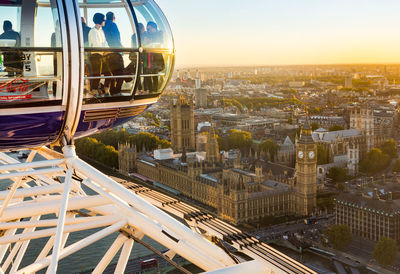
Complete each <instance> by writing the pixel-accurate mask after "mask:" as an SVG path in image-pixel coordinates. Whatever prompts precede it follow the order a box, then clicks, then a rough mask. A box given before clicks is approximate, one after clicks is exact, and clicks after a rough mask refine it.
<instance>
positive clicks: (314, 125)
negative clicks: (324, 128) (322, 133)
mask: <svg viewBox="0 0 400 274" xmlns="http://www.w3.org/2000/svg"><path fill="white" fill-rule="evenodd" d="M310 126H311V130H312V131H314V130H316V129H319V124H318V123H317V122H312V123H311V125H310Z"/></svg>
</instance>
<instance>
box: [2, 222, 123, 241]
mask: <svg viewBox="0 0 400 274" xmlns="http://www.w3.org/2000/svg"><path fill="white" fill-rule="evenodd" d="M120 220H121V216H109V217H108V218H105V219H102V220H97V221H93V222H88V223H81V224H74V225H68V226H65V228H64V232H65V233H67V232H68V233H70V232H75V231H82V230H87V229H93V228H98V227H103V226H107V225H111V224H114V223H116V222H118V221H120ZM56 232H57V228H48V229H42V230H38V231H34V232H26V233H21V234H17V235H11V236H4V237H1V238H0V244H1V245H3V244H8V243H13V242H18V241H26V240H32V239H38V238H43V237H49V236H53V235H55V234H56Z"/></svg>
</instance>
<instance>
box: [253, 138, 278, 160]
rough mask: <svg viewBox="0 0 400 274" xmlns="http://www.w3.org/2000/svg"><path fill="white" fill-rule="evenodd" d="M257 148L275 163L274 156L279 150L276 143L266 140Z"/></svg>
mask: <svg viewBox="0 0 400 274" xmlns="http://www.w3.org/2000/svg"><path fill="white" fill-rule="evenodd" d="M258 148H259V150H260V151H264V152H265V153H268V154H269V157H270V159H271V161H272V162H274V161H275V156H276V154H277V153H278V150H279V145H278V144H277V143H276V142H274V141H273V140H271V139H267V140H265V141H264V142H262V143H261V144H260V145H259V146H258Z"/></svg>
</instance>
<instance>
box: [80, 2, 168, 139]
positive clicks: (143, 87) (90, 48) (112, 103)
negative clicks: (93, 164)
mask: <svg viewBox="0 0 400 274" xmlns="http://www.w3.org/2000/svg"><path fill="white" fill-rule="evenodd" d="M79 7H80V13H81V20H82V22H81V23H82V36H83V38H84V59H85V66H84V86H83V105H82V114H81V120H80V123H79V126H78V129H77V133H76V136H77V137H80V136H86V135H89V134H92V133H95V132H98V131H101V130H105V129H108V128H111V127H113V126H116V125H118V124H121V123H123V122H126V121H127V120H129V119H132V118H133V117H135V116H137V115H139V114H140V113H141V112H143V111H144V110H145V109H146V108H147V107H149V106H150V105H152V104H154V103H155V102H157V100H158V98H159V96H160V95H161V93H162V91H163V90H164V89H165V87H166V84H167V82H168V80H169V77H170V74H171V72H172V67H173V56H174V48H173V42H172V35H171V31H170V28H169V25H168V23H167V21H166V20H165V17H164V15H163V14H162V12H161V10H160V9H159V8H158V6H157V5H156V4H155V3H154V1H131V0H79ZM148 23H150V25H149V26H148ZM147 28H148V29H147ZM151 28H153V29H152V30H151V31H152V33H151V34H150V32H149V30H150V29H151ZM151 41H152V42H151Z"/></svg>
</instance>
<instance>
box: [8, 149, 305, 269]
mask: <svg viewBox="0 0 400 274" xmlns="http://www.w3.org/2000/svg"><path fill="white" fill-rule="evenodd" d="M37 154H40V155H41V156H43V157H44V158H45V160H40V161H34V158H35V155H37ZM6 178H8V179H11V180H12V181H13V182H14V184H12V185H11V186H10V188H9V189H8V190H4V191H0V232H1V235H2V236H0V274H1V273H3V272H4V271H8V272H12V273H21V274H22V273H34V272H38V271H40V270H46V272H47V273H51V274H52V273H56V272H57V267H58V263H59V261H60V260H62V259H64V258H66V257H67V256H69V255H71V254H74V253H76V252H78V251H80V250H81V249H83V248H86V247H87V246H89V245H91V244H94V243H96V245H97V244H99V245H101V244H102V243H104V242H105V240H104V238H105V237H107V236H109V235H111V234H112V233H115V232H119V233H118V236H117V237H116V238H115V240H114V241H113V243H112V244H111V245H109V246H107V247H108V249H107V251H105V252H104V255H103V257H102V258H101V259H100V260H99V261H98V262H94V263H93V266H91V267H94V270H93V273H95V274H98V273H103V272H104V271H105V269H106V268H107V266H109V264H110V263H111V261H112V260H113V259H116V258H115V257H116V254H117V253H118V252H119V251H120V255H119V257H118V261H117V263H116V264H115V273H123V272H124V271H125V270H126V268H127V264H128V261H129V256H130V254H131V251H132V248H133V245H134V242H135V241H136V244H137V243H139V244H141V245H143V246H145V247H146V248H148V249H149V250H151V251H152V252H154V253H155V254H158V255H160V256H161V257H162V258H164V259H165V260H167V261H168V262H169V263H170V264H171V265H173V266H174V267H176V268H177V269H179V270H181V271H183V272H185V270H184V269H183V268H180V266H179V265H177V264H176V263H175V262H173V261H172V258H174V256H175V255H176V254H179V255H180V256H182V257H183V258H185V259H187V260H188V261H190V262H192V263H193V264H195V265H197V266H199V267H200V268H202V269H203V270H205V271H216V270H219V269H226V268H227V267H230V266H232V265H235V264H236V261H238V260H236V259H232V257H231V255H229V254H227V253H226V252H225V251H224V250H222V249H221V248H220V247H218V246H217V245H215V244H213V243H211V242H210V241H209V240H207V239H205V238H203V237H202V236H201V235H200V234H199V233H198V232H199V231H198V230H199V228H201V227H202V223H201V222H199V223H197V221H196V220H194V219H193V220H192V221H189V224H190V225H192V226H195V228H196V229H194V230H195V231H192V230H191V229H190V228H189V227H187V226H186V225H184V224H182V223H181V222H179V221H178V220H177V219H175V218H174V217H171V215H169V214H172V215H176V216H177V217H183V215H182V214H183V213H182V210H181V209H179V207H177V206H174V205H173V204H168V203H169V202H171V201H173V200H174V199H173V198H171V197H169V196H167V195H165V194H160V193H158V192H156V191H153V190H152V191H153V192H151V193H148V192H143V193H138V194H136V193H135V192H134V191H133V190H130V189H127V188H126V187H125V186H124V185H123V184H122V183H117V182H115V181H114V180H113V179H111V178H110V177H108V176H106V175H105V174H103V173H101V172H100V171H98V170H96V169H95V168H93V167H91V166H90V165H88V164H87V163H85V162H84V161H82V160H81V159H79V158H78V157H77V156H76V154H75V148H74V146H72V145H66V146H64V147H63V154H61V153H58V152H56V151H53V150H51V149H49V148H46V147H42V148H39V149H37V150H32V151H31V153H30V154H29V156H28V159H27V160H26V162H24V163H21V162H19V161H18V160H16V159H14V158H13V157H11V156H9V155H7V153H0V180H1V179H6ZM62 182H64V183H62ZM127 184H128V183H127ZM129 184H130V183H129ZM82 185H85V186H84V188H83V189H82ZM86 187H88V188H89V189H90V190H89V191H86V189H87V188H86ZM92 191H94V192H95V193H93V192H92ZM86 192H87V193H86ZM89 194H90V195H89ZM160 200H165V201H167V205H166V206H165V207H164V205H165V204H164V203H163V202H160ZM157 206H158V207H160V208H157ZM164 210H166V211H168V213H169V214H167V213H165V211H164ZM185 210H189V211H196V210H197V209H196V208H194V207H189V206H185ZM196 212H197V211H196ZM199 212H200V211H199ZM179 214H180V215H179ZM194 222H196V223H194ZM213 222H218V220H217V219H215V220H214V221H213ZM90 229H96V230H97V232H95V233H93V234H90V235H89V236H87V237H85V238H83V239H81V240H79V241H75V242H73V243H71V244H69V246H66V243H67V239H68V238H69V235H70V234H71V233H74V232H80V231H88V230H90ZM99 229H100V230H99ZM229 230H232V231H234V232H237V233H241V232H240V231H239V230H237V231H236V230H235V228H234V227H231V228H229ZM17 231H18V232H21V233H19V234H16V232H17ZM209 232H210V231H209V230H208V231H207V233H209ZM217 232H218V231H215V233H217ZM215 233H214V234H215ZM221 233H222V232H221ZM221 233H220V234H221ZM77 234H78V233H77ZM145 235H146V236H147V237H149V238H151V239H153V240H155V241H156V242H158V243H159V244H161V245H162V246H164V247H166V248H168V251H167V252H165V253H164V254H161V252H159V251H157V250H156V249H155V248H154V247H152V246H151V245H149V244H148V243H146V242H145V241H143V240H142V238H143V237H144V236H145ZM213 236H215V235H213ZM33 239H41V240H42V241H46V244H45V245H44V247H43V248H42V249H41V250H39V251H37V253H35V254H34V256H36V260H35V262H33V263H32V264H30V265H27V266H25V267H23V268H22V269H18V268H20V265H21V262H22V263H23V258H24V256H25V254H28V252H31V248H32V243H31V244H30V241H31V240H33ZM6 255H7V258H5V256H6ZM248 255H249V256H251V255H252V254H248ZM253 258H254V256H253ZM255 259H257V260H258V262H253V263H250V264H246V265H247V266H248V267H250V268H251V269H252V270H254V271H256V270H257V272H260V270H261V271H262V272H266V271H267V269H270V270H272V268H270V266H271V265H272V264H271V263H270V262H269V261H265V260H264V259H263V258H261V257H260V256H258V257H257V258H255ZM263 260H264V261H263ZM260 262H261V264H260ZM1 263H2V264H1ZM277 264H280V263H279V262H277ZM246 265H242V266H239V267H236V268H233V269H232V270H240V271H242V270H243V269H246ZM260 265H261V266H260ZM266 266H267V267H266ZM250 268H249V269H250ZM282 269H284V268H282ZM302 269H306V268H302ZM247 272H248V271H247ZM300 272H305V273H312V272H310V271H308V270H307V271H299V273H300ZM185 273H186V272H185Z"/></svg>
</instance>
